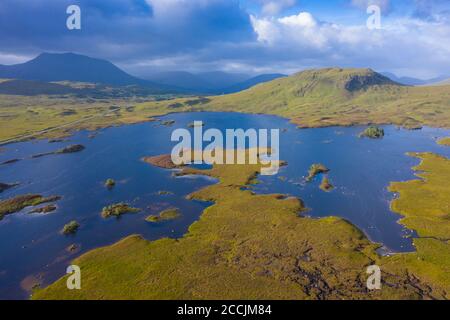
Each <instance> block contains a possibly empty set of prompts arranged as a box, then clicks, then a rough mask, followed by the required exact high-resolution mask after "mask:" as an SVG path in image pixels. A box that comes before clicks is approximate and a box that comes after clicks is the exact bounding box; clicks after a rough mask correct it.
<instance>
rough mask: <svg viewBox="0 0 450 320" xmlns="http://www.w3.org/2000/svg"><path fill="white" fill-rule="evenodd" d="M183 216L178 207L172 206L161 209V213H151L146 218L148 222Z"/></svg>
mask: <svg viewBox="0 0 450 320" xmlns="http://www.w3.org/2000/svg"><path fill="white" fill-rule="evenodd" d="M180 216H181V212H180V210H179V209H178V208H170V209H166V210H164V211H161V212H160V213H159V215H150V216H148V217H147V218H146V219H145V220H146V221H148V222H161V221H167V220H173V219H177V218H179V217H180Z"/></svg>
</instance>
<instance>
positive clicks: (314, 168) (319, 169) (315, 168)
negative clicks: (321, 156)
mask: <svg viewBox="0 0 450 320" xmlns="http://www.w3.org/2000/svg"><path fill="white" fill-rule="evenodd" d="M329 171H330V169H328V168H327V167H325V166H324V165H323V164H321V163H314V164H313V165H311V167H310V168H309V171H308V176H307V177H306V181H311V180H312V179H314V177H315V176H317V175H318V174H321V173H328V172H329Z"/></svg>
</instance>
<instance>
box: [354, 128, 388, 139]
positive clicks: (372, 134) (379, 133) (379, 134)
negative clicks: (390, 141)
mask: <svg viewBox="0 0 450 320" xmlns="http://www.w3.org/2000/svg"><path fill="white" fill-rule="evenodd" d="M359 137H360V138H370V139H381V138H383V137H384V130H383V129H381V128H379V127H375V126H371V127H368V128H367V129H366V130H364V131H363V132H361V133H360V134H359Z"/></svg>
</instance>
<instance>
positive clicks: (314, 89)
mask: <svg viewBox="0 0 450 320" xmlns="http://www.w3.org/2000/svg"><path fill="white" fill-rule="evenodd" d="M183 101H184V99H179V100H177V102H178V103H180V105H184V104H183ZM170 103H171V104H173V102H170ZM158 104H159V105H167V104H168V103H167V102H164V101H163V102H158ZM194 109H197V110H217V111H239V112H248V113H267V114H275V115H280V116H283V117H287V118H290V119H292V121H293V122H294V123H296V124H298V125H299V126H301V127H323V126H331V125H355V124H368V123H375V124H396V125H401V126H404V127H407V128H417V127H419V126H421V125H429V126H434V127H450V86H430V87H408V86H402V85H399V84H397V83H394V82H392V81H391V80H389V79H388V78H386V77H384V76H382V75H380V74H378V73H376V72H374V71H372V70H370V69H339V68H329V69H320V70H307V71H303V72H300V73H297V74H295V75H292V76H290V77H286V78H281V79H277V80H274V81H271V82H267V83H263V84H260V85H257V86H255V87H252V88H250V89H248V90H245V91H242V92H239V93H235V94H230V95H223V96H217V97H213V98H210V102H208V103H204V104H201V105H196V106H195V107H194Z"/></svg>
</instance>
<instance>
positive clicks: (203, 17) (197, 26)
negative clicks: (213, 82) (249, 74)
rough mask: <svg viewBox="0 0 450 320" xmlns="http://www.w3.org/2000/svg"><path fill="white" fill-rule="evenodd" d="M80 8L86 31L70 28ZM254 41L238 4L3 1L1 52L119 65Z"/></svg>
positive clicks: (227, 0) (216, 0) (225, 0)
mask: <svg viewBox="0 0 450 320" xmlns="http://www.w3.org/2000/svg"><path fill="white" fill-rule="evenodd" d="M71 4H76V5H79V6H80V8H81V13H82V16H81V17H82V30H72V31H70V30H68V29H67V28H66V19H67V17H68V15H67V14H66V8H67V7H68V6H69V5H71ZM253 37H254V33H253V30H252V28H251V24H250V20H249V17H248V15H247V14H246V13H245V12H244V11H243V10H242V9H241V8H240V6H239V2H238V1H234V0H211V1H204V0H191V1H188V2H186V1H181V0H165V1H162V0H148V1H145V0H108V1H104V0H78V1H73V0H58V1H52V0H34V1H28V0H2V1H1V3H0V52H2V53H14V54H19V55H32V54H37V53H40V52H42V51H74V52H79V53H86V54H90V55H94V56H99V57H104V58H107V59H114V60H115V61H118V62H124V61H126V60H139V59H143V58H150V57H159V56H165V55H172V54H177V53H180V52H184V53H186V52H190V51H191V50H197V49H200V48H203V47H205V46H207V45H210V44H211V43H212V42H224V41H233V42H239V41H245V40H248V39H251V38H253Z"/></svg>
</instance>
